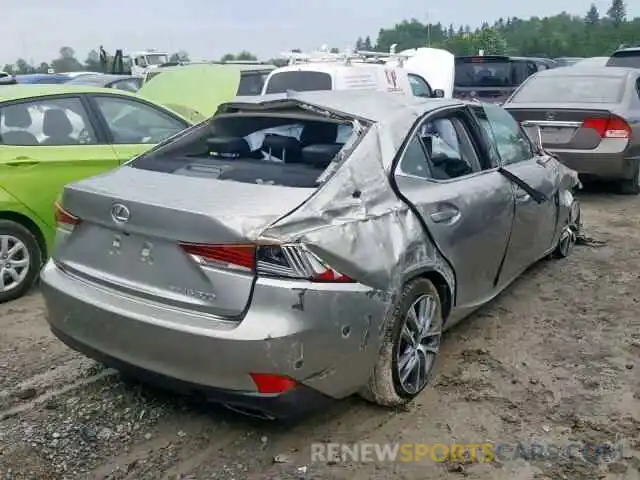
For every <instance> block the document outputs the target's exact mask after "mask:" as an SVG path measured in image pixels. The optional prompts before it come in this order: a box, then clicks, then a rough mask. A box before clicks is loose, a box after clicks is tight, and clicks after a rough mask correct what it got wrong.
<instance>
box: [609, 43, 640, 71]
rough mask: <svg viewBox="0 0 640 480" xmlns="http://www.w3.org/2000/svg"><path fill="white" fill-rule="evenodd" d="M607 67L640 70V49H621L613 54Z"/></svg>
mask: <svg viewBox="0 0 640 480" xmlns="http://www.w3.org/2000/svg"><path fill="white" fill-rule="evenodd" d="M607 67H626V68H640V47H630V48H621V49H619V50H617V51H615V52H614V53H612V54H611V57H609V60H608V61H607Z"/></svg>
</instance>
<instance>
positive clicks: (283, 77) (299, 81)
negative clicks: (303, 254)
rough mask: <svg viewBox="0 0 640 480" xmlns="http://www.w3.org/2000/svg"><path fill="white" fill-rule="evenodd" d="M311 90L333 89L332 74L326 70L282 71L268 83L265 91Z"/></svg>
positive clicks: (274, 75)
mask: <svg viewBox="0 0 640 480" xmlns="http://www.w3.org/2000/svg"><path fill="white" fill-rule="evenodd" d="M288 90H293V91H295V92H309V91H317V90H331V75H329V74H328V73H324V72H280V73H275V74H273V76H272V77H271V78H270V79H269V83H267V89H266V92H265V93H286V92H287V91H288Z"/></svg>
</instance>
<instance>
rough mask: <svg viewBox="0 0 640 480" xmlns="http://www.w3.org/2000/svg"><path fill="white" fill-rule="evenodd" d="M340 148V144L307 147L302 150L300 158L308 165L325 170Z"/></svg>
mask: <svg viewBox="0 0 640 480" xmlns="http://www.w3.org/2000/svg"><path fill="white" fill-rule="evenodd" d="M342 147H344V144H342V143H323V144H317V145H309V146H308V147H305V148H303V149H302V158H303V160H304V163H306V164H308V165H313V166H316V167H322V168H326V167H328V166H329V164H330V163H331V161H332V160H333V158H334V157H335V156H336V155H337V154H338V152H339V151H340V150H342Z"/></svg>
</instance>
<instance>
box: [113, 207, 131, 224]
mask: <svg viewBox="0 0 640 480" xmlns="http://www.w3.org/2000/svg"><path fill="white" fill-rule="evenodd" d="M111 218H112V219H113V221H114V222H116V223H127V222H128V221H129V220H130V219H131V212H130V211H129V209H128V208H127V207H125V206H124V205H122V204H121V203H116V204H114V205H113V206H112V207H111Z"/></svg>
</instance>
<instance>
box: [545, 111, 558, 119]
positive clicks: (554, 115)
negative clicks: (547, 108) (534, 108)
mask: <svg viewBox="0 0 640 480" xmlns="http://www.w3.org/2000/svg"><path fill="white" fill-rule="evenodd" d="M545 118H546V119H547V120H555V119H556V114H555V113H553V112H547V113H546V114H545Z"/></svg>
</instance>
